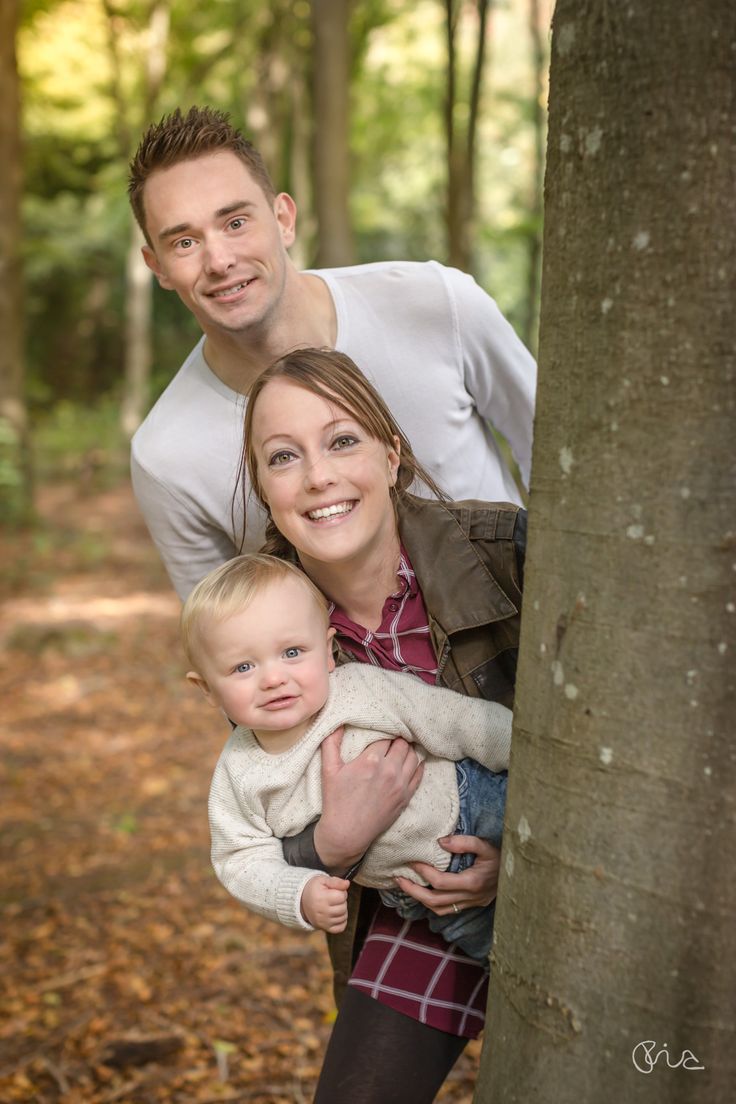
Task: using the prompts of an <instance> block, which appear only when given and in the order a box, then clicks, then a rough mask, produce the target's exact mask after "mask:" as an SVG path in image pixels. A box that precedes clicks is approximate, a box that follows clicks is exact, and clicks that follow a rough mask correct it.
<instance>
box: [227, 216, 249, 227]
mask: <svg viewBox="0 0 736 1104" xmlns="http://www.w3.org/2000/svg"><path fill="white" fill-rule="evenodd" d="M228 225H229V227H230V229H231V230H240V229H241V228H242V227H243V226H245V219H244V218H241V217H240V216H238V218H234V219H231V220H230V222H229V223H228Z"/></svg>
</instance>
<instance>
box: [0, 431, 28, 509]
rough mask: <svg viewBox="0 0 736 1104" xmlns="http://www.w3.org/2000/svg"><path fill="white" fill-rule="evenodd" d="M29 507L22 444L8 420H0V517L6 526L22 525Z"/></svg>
mask: <svg viewBox="0 0 736 1104" xmlns="http://www.w3.org/2000/svg"><path fill="white" fill-rule="evenodd" d="M29 506H30V504H29V488H28V486H27V477H26V474H25V472H24V464H23V455H22V444H21V441H20V439H19V436H18V433H17V432H16V430H15V429H14V428H13V426H12V425H11V424H10V422H9V421H8V419H7V418H0V517H2V519H3V522H4V524H5V525H20V524H21V523H23V522H24V521H26V520H27V518H28V514H29Z"/></svg>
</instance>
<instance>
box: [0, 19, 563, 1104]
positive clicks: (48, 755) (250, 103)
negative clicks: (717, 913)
mask: <svg viewBox="0 0 736 1104" xmlns="http://www.w3.org/2000/svg"><path fill="white" fill-rule="evenodd" d="M551 7H552V3H551V0H499V2H496V3H490V2H486V0H446V2H445V3H443V2H441V0H420V2H410V0H355V2H354V3H352V4H350V5H349V4H347V3H346V0H312V2H311V3H310V2H308V0H290V2H287V0H273V2H271V3H268V4H266V3H263V2H261V0H211V2H210V3H209V4H207V5H192V4H189V3H184V2H182V0H147V2H140V0H115V2H112V0H57V2H53V0H50V2H49V0H47V2H42V3H41V2H36V0H25V2H23V3H18V2H17V0H3V2H2V5H1V6H0V17H1V19H2V25H1V26H0V50H1V51H2V59H1V64H0V81H1V84H0V93H1V94H0V122H1V126H0V146H1V148H0V157H1V158H2V163H3V173H2V175H1V176H0V246H2V249H1V251H0V252H1V253H2V257H3V264H2V266H0V315H1V319H0V321H1V322H2V329H3V342H2V352H1V359H0V414H1V415H2V416H1V417H0V508H1V510H2V517H3V521H4V523H5V524H4V527H3V531H2V534H1V535H0V563H1V568H0V600H2V624H1V625H0V644H1V645H2V646H3V648H4V653H5V662H4V664H3V668H2V675H0V696H2V700H3V721H2V727H3V732H2V743H3V764H2V768H1V769H0V772H1V774H2V783H3V792H4V794H5V795H6V796H5V797H4V801H3V807H2V814H1V824H0V827H1V828H2V835H3V853H2V861H3V886H4V889H3V893H2V900H1V901H0V904H1V906H2V911H3V917H4V921H5V938H4V940H3V942H2V944H0V961H1V962H2V971H0V974H1V976H2V982H1V983H0V984H1V986H2V991H3V997H4V1006H5V1011H6V1015H5V1018H4V1019H3V1021H2V1024H1V1025H0V1097H1V1098H2V1099H3V1100H8V1101H13V1100H19V1101H34V1102H41V1104H43V1102H46V1101H48V1102H56V1101H75V1102H77V1101H79V1102H85V1104H86V1102H90V1104H91V1102H95V1104H97V1102H100V1104H107V1102H109V1104H112V1102H113V1101H120V1100H122V1101H123V1102H125V1101H126V1100H130V1101H135V1102H136V1104H140V1102H147V1101H182V1102H184V1101H187V1102H190V1101H209V1100H212V1101H215V1100H217V1101H220V1100H222V1101H228V1100H254V1101H260V1102H261V1104H269V1102H270V1104H275V1102H280V1101H300V1100H306V1099H309V1098H310V1095H311V1090H312V1088H313V1085H314V1082H315V1079H316V1076H317V1071H318V1068H319V1061H320V1055H321V1052H322V1048H323V1046H324V1043H325V1040H326V1038H327V1035H328V1033H329V1029H330V1022H331V1017H332V1014H333V1010H332V1002H331V997H330V992H329V981H328V973H329V971H328V968H327V965H326V960H325V955H324V948H323V941H322V940H321V938H320V937H319V936H314V937H311V938H308V939H307V938H304V939H303V938H301V937H299V938H296V937H294V936H293V935H292V933H289V932H285V931H282V930H280V929H278V928H277V927H275V926H273V925H267V924H265V923H262V922H260V921H257V920H255V919H254V918H251V917H249V916H248V915H247V914H246V913H244V911H243V910H242V909H241V908H240V907H239V906H238V905H237V904H236V903H235V902H233V901H231V900H230V899H228V898H227V896H226V895H225V893H224V891H222V890H221V888H220V887H219V886H218V884H217V883H216V881H215V879H214V877H213V875H212V873H211V870H210V867H209V862H208V856H207V846H208V840H207V826H206V816H205V801H206V792H207V786H208V781H209V776H210V774H211V770H212V767H213V765H214V761H215V759H216V756H217V754H218V751H219V748H220V746H221V744H222V741H223V739H224V735H225V734H224V733H223V731H221V729H220V726H219V725H218V724H217V723H215V724H213V719H214V717H213V715H212V714H211V713H210V711H209V710H208V709H207V708H206V707H205V706H204V705H203V704H200V703H199V701H197V700H196V699H195V698H194V697H193V696H191V695H190V694H189V693H187V691H186V688H185V687H184V684H183V682H182V670H183V662H182V658H181V654H180V651H179V646H178V640H177V629H176V618H177V610H178V604H177V601H176V599H175V598H174V596H173V593H172V591H171V588H170V586H169V584H168V581H167V579H166V576H165V573H164V571H163V569H162V567H161V565H160V564H159V562H158V560H157V557H156V554H155V551H154V549H153V547H152V546H151V544H150V541H149V540H148V537H147V534H146V532H145V528H144V526H143V524H142V522H141V520H140V518H139V517H138V515H137V512H136V510H135V505H134V503H133V501H132V498H131V495H130V490H129V486H128V478H127V461H128V439H129V436H130V434H131V433H132V432H133V430H134V429H135V426H136V425H137V424H138V422H139V420H140V419H141V418H142V417H143V416H144V415H145V412H146V410H147V409H148V407H149V406H150V405H151V403H152V402H153V401H154V400H155V398H156V396H157V395H158V394H159V393H160V391H161V390H162V389H163V388H164V387H165V386H166V384H167V383H168V381H169V380H170V379H171V377H172V376H173V374H174V372H175V371H176V370H177V368H178V366H179V364H180V363H181V361H182V360H183V358H184V357H185V355H186V354H187V352H188V351H189V349H190V348H191V346H192V345H193V343H194V341H195V340H196V338H197V336H198V333H197V328H196V325H195V323H194V322H193V320H192V319H191V318H190V316H189V315H188V313H187V312H186V311H185V310H184V308H183V307H182V306H181V305H180V304H179V303H178V301H177V300H176V299H175V298H174V297H173V296H172V295H170V294H168V293H165V292H162V291H161V290H160V289H159V288H158V287H157V286H155V284H154V283H153V281H152V280H151V278H150V273H149V272H148V270H147V269H146V268H145V267H144V266H143V265H142V264H141V262H140V253H139V247H140V239H139V237H138V235H137V231H136V230H135V228H134V226H133V224H132V221H131V217H130V214H129V210H128V204H127V198H126V175H127V162H128V159H129V157H130V155H131V154H132V152H133V150H134V148H135V145H136V143H137V140H138V138H139V136H140V133H141V132H142V130H143V129H144V127H145V126H146V125H147V124H148V123H149V122H150V121H153V120H156V119H158V118H160V117H161V115H163V114H164V113H166V112H168V111H170V110H172V109H173V108H175V107H177V106H182V107H187V106H189V105H190V104H192V103H199V104H202V103H208V104H211V105H213V106H216V107H218V108H220V109H224V110H227V111H229V112H230V113H231V116H232V119H233V121H234V123H235V124H236V125H238V126H241V127H242V128H243V129H244V131H245V132H246V133H247V134H248V135H249V136H250V137H251V138H252V139H253V141H254V142H255V143H256V145H258V146H259V147H260V148H261V150H262V151H263V153H264V155H265V157H266V160H267V162H268V164H269V166H270V169H271V171H272V174H273V176H274V180H275V183H276V186H277V188H279V189H284V190H287V191H289V192H291V193H292V194H293V195H294V196H295V198H296V200H297V204H298V207H299V212H300V218H299V231H298V242H297V245H296V247H295V249H294V251H293V254H294V259H295V261H296V262H297V264H299V265H300V266H305V267H306V266H309V265H314V264H322V265H329V264H345V263H351V262H363V261H371V260H382V259H391V258H401V259H427V258H430V257H434V258H436V259H438V260H440V261H446V262H450V263H453V264H456V265H458V266H459V267H461V268H464V269H466V270H468V271H472V272H473V273H474V274H475V275H476V277H477V279H478V280H479V281H480V283H481V284H482V285H483V286H484V287H486V289H487V290H488V291H489V292H490V293H491V294H492V295H493V296H494V298H496V300H497V301H498V303H499V305H500V307H501V309H502V310H503V311H504V313H505V314H506V315H507V317H509V319H510V320H511V321H512V323H513V324H514V325H515V327H516V328H517V330H518V332H519V333H520V334H521V335H522V337H523V338H524V340H525V341H526V342H527V344H528V345H529V346H530V348H532V350H535V348H536V329H537V318H538V305H539V274H540V253H541V230H542V227H541V222H542V215H541V203H542V178H543V157H544V143H545V125H546V118H545V104H546V95H547V91H546V86H547V64H548V57H547V55H548V36H549V25H550V19H551ZM478 1054H479V1045H478V1044H474V1045H473V1046H471V1047H470V1048H469V1050H468V1052H467V1054H466V1055H465V1056H464V1057H463V1059H462V1061H461V1062H460V1064H459V1065H458V1067H457V1069H456V1071H455V1072H454V1074H453V1076H452V1078H451V1079H450V1080H449V1082H448V1084H447V1086H446V1087H445V1088H444V1089H443V1092H442V1096H441V1099H442V1100H443V1101H455V1102H458V1104H459V1102H467V1101H469V1100H470V1099H471V1096H472V1086H473V1081H474V1077H475V1071H476V1066H477V1059H478Z"/></svg>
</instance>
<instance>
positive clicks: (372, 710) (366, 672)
mask: <svg viewBox="0 0 736 1104" xmlns="http://www.w3.org/2000/svg"><path fill="white" fill-rule="evenodd" d="M339 672H340V677H341V679H343V680H345V681H348V680H349V681H351V682H355V683H356V684H357V685H361V686H362V688H363V691H364V692H363V693H356V695H355V699H356V703H363V704H362V705H361V704H356V705H355V706H353V707H352V708H351V706H350V704H349V703H348V711H349V716H348V718H347V720H346V723H349V724H354V725H357V726H365V727H367V728H374V729H378V730H379V731H385V732H386V734H387V735H390V736H403V737H404V739H406V740H408V741H410V742H413V741H415V742H416V743H418V744H420V745H421V746H422V747H423V748H425V749H426V750H427V751H429V752H431V753H432V754H433V755H436V756H439V757H440V758H442V759H453V760H457V759H463V758H465V757H469V758H471V759H475V760H476V761H477V762H479V763H482V764H483V766H484V767H487V768H488V769H489V770H492V771H500V770H507V769H508V765H509V753H510V749H511V722H512V713H511V710H510V709H507V708H506V706H504V705H500V704H499V703H498V702H492V701H485V700H484V699H483V698H471V697H468V696H467V695H466V694H458V693H457V692H456V691H454V690H448V689H446V688H445V687H442V686H428V685H427V684H426V683H425V682H422V681H421V680H420V679H418V678H415V677H414V676H413V675H408V674H404V673H403V672H399V671H384V670H381V669H380V668H376V667H369V666H367V665H365V664H358V663H352V664H348V665H347V666H344V667H341V668H339ZM342 672H348V674H347V676H346V675H343V674H342ZM346 698H349V695H346Z"/></svg>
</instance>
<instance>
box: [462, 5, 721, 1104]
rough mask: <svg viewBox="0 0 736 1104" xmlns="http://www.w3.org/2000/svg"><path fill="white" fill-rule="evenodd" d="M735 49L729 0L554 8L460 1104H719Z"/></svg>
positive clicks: (560, 6)
mask: <svg viewBox="0 0 736 1104" xmlns="http://www.w3.org/2000/svg"><path fill="white" fill-rule="evenodd" d="M735 50H736V7H734V5H733V4H732V2H731V0H711V3H710V4H707V5H703V4H701V3H699V2H698V0H677V2H675V0H668V2H666V3H663V4H659V5H656V6H655V5H652V4H649V3H646V2H645V0H629V2H628V3H626V4H610V3H607V2H605V0H583V2H581V0H558V3H557V7H556V12H555V17H554V24H553V42H552V71H551V98H550V119H549V122H550V131H549V141H548V162H547V176H546V210H545V235H544V265H543V280H542V315H541V327H540V384H539V399H538V415H537V423H536V426H535V445H534V463H533V474H532V486H531V498H530V513H529V529H530V542H529V555H528V569H527V590H526V595H525V607H524V621H523V628H522V646H521V654H520V662H519V685H518V693H517V709H516V714H515V722H514V738H513V751H512V760H511V782H510V793H509V805H508V811H507V817H506V825H507V827H506V834H505V840H504V849H503V862H502V866H503V871H502V877H501V886H500V895H499V904H498V911H497V919H496V940H495V944H494V951H493V966H492V984H491V995H490V1001H489V1023H488V1027H487V1029H486V1038H487V1040H488V1046H487V1047H486V1048H485V1050H484V1054H483V1060H482V1068H481V1077H480V1081H479V1086H478V1091H477V1095H476V1101H478V1102H483V1101H488V1102H490V1101H494V1102H503V1104H513V1102H516V1101H519V1102H521V1101H523V1102H524V1104H528V1102H529V1101H535V1102H540V1104H541V1102H549V1104H567V1102H570V1104H573V1102H574V1104H579V1102H580V1101H586V1102H587V1101H590V1102H595V1104H609V1102H610V1104H614V1102H615V1104H620V1102H621V1101H626V1102H627V1104H637V1102H639V1101H641V1102H646V1104H689V1102H692V1104H696V1102H698V1104H700V1102H703V1101H708V1104H727V1102H729V1101H730V1100H732V1099H733V1086H734V1083H736V1010H735V1005H734V993H735V992H736V887H735V883H734V878H733V871H734V869H735V868H736V829H735V825H736V756H734V752H733V724H734V722H733V718H734V714H735V712H736V701H735V700H734V698H735V695H734V647H735V646H736V634H735V633H734V625H735V624H736V597H735V596H734V583H735V582H736V575H735V574H734V569H735V568H736V555H735V552H736V532H735V530H736V526H735V525H734V516H736V471H735V470H734V448H733V440H734V429H733V426H734V418H733V415H734V406H735V401H734V383H733V378H734V361H735V359H736V347H735V345H736V343H735V340H734V309H733V289H734V287H735V286H736V228H735V226H734V220H733V217H732V207H733V197H734V194H735V192H736V153H735V147H734V141H733V119H734V101H735V99H736V78H735V73H736V66H735V61H736V53H735ZM640 1044H643V1046H642V1045H640ZM650 1044H651V1045H650ZM689 1055H691V1056H692V1057H690V1056H689ZM683 1056H684V1062H683V1061H682V1059H683ZM635 1060H636V1064H635ZM674 1066H678V1068H672V1067H674ZM696 1066H697V1067H701V1066H702V1067H704V1068H694V1067H696ZM685 1067H689V1068H685ZM640 1070H641V1072H640Z"/></svg>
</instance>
